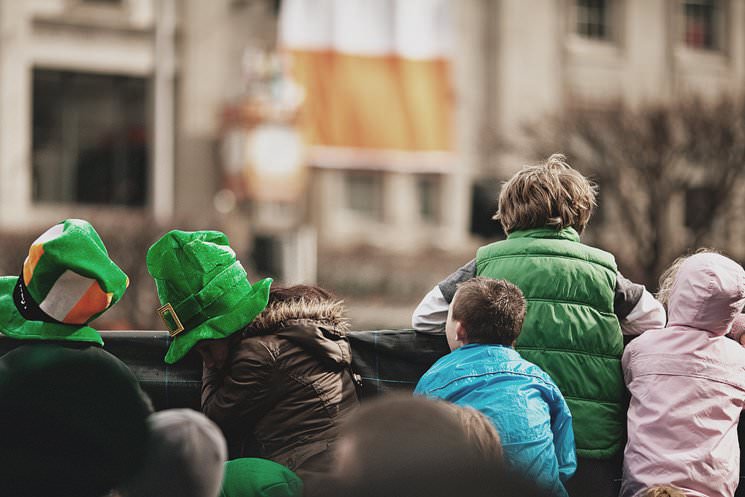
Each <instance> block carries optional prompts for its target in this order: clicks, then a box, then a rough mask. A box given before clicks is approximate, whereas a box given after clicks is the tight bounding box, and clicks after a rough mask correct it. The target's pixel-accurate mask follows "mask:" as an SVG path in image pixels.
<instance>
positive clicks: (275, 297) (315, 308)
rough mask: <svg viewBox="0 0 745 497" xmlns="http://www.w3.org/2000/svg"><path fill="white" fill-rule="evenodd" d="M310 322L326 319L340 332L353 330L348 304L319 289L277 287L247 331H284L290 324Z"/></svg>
mask: <svg viewBox="0 0 745 497" xmlns="http://www.w3.org/2000/svg"><path fill="white" fill-rule="evenodd" d="M306 318H307V319H313V320H317V319H322V320H323V321H324V322H327V323H328V324H330V325H333V326H334V328H335V329H336V330H337V331H340V332H346V331H347V330H348V329H349V321H348V320H347V318H346V313H345V309H344V301H343V300H341V299H339V298H338V297H337V296H335V295H334V294H333V293H331V292H330V291H328V290H326V289H324V288H321V287H319V286H316V285H293V286H289V287H281V286H273V287H272V289H271V291H270V292H269V302H268V303H267V306H266V309H264V311H262V313H261V314H259V315H258V316H257V317H256V319H254V320H253V321H252V322H251V323H250V324H249V325H248V326H247V328H246V329H247V330H248V331H249V332H254V333H265V332H270V331H272V330H274V329H277V328H282V327H283V326H284V324H285V323H286V322H287V321H289V320H297V319H306Z"/></svg>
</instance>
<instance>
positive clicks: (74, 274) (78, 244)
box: [0, 219, 129, 345]
mask: <svg viewBox="0 0 745 497" xmlns="http://www.w3.org/2000/svg"><path fill="white" fill-rule="evenodd" d="M128 284H129V279H128V278H127V275H126V274H124V272H123V271H122V270H121V269H119V267H118V266H117V265H116V264H114V261H112V260H111V259H110V258H109V254H108V252H107V251H106V247H105V246H104V244H103V242H102V241H101V238H100V237H99V236H98V233H96V230H94V229H93V226H91V225H90V223H88V222H87V221H83V220H82V219H67V220H65V221H62V222H61V223H59V224H55V225H54V226H52V227H51V228H49V229H48V230H47V231H46V232H44V234H42V235H41V236H40V237H39V238H37V239H36V240H35V241H34V242H33V243H32V244H31V248H30V249H29V251H28V257H26V260H25V261H24V262H23V269H22V271H21V275H20V276H4V277H0V333H2V334H3V335H5V336H8V337H11V338H16V339H20V340H54V341H57V340H61V341H72V342H91V343H96V344H98V345H103V340H102V339H101V335H99V334H98V332H97V331H96V330H94V329H93V328H91V327H90V326H87V325H88V323H89V322H91V321H93V320H94V319H96V318H97V317H98V316H100V315H101V314H103V313H104V311H106V310H107V309H108V308H110V307H111V306H112V305H114V304H115V303H116V302H118V301H119V299H121V298H122V295H124V292H125V290H126V289H127V285H128Z"/></svg>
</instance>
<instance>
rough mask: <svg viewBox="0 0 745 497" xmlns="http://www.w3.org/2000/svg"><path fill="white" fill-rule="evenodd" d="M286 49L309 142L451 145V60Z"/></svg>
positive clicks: (409, 147)
mask: <svg viewBox="0 0 745 497" xmlns="http://www.w3.org/2000/svg"><path fill="white" fill-rule="evenodd" d="M290 54H291V57H292V71H293V76H294V78H295V79H296V80H297V81H298V83H299V84H300V85H301V86H303V87H304V88H305V91H306V97H305V102H304V107H303V116H302V121H301V122H302V125H303V129H304V132H305V134H306V139H307V141H308V143H309V144H310V145H321V146H331V147H345V148H366V149H394V150H404V151H447V150H451V149H452V143H453V136H452V135H453V130H452V127H453V90H452V87H451V84H450V66H449V63H448V61H446V60H444V59H437V60H412V59H404V58H401V57H399V56H395V55H391V56H384V57H372V56H359V55H349V54H344V53H339V52H333V51H300V50H291V51H290Z"/></svg>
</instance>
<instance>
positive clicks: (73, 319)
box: [62, 281, 114, 324]
mask: <svg viewBox="0 0 745 497" xmlns="http://www.w3.org/2000/svg"><path fill="white" fill-rule="evenodd" d="M113 296H114V294H113V293H106V292H104V291H103V290H102V289H101V286H100V285H99V284H98V281H94V282H93V283H92V284H91V286H89V287H88V290H86V291H85V293H84V294H83V296H82V297H81V298H80V300H78V302H77V304H75V306H74V307H73V308H72V309H70V312H68V313H67V315H66V316H65V319H63V320H62V322H63V323H67V324H83V323H87V322H88V321H89V320H90V318H91V317H93V316H94V315H95V314H98V313H99V312H101V311H103V310H104V309H106V308H107V307H108V306H109V304H111V299H112V298H113Z"/></svg>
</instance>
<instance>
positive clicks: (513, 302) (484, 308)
mask: <svg viewBox="0 0 745 497" xmlns="http://www.w3.org/2000/svg"><path fill="white" fill-rule="evenodd" d="M525 308H526V303H525V298H524V297H523V293H522V292H521V291H520V289H519V288H518V287H516V286H515V285H513V284H512V283H510V282H509V281H506V280H494V279H491V278H484V277H482V276H477V277H476V278H472V279H470V280H467V281H465V282H463V283H461V284H460V285H458V290H457V291H456V292H455V296H454V297H453V301H452V302H451V304H450V309H449V310H448V317H447V321H446V323H445V334H446V336H447V339H448V345H450V349H451V350H455V349H457V348H458V347H460V346H461V345H466V344H469V343H484V344H495V345H508V346H511V345H512V344H513V343H514V342H515V340H517V337H518V336H519V335H520V330H521V329H522V326H523V321H524V319H525Z"/></svg>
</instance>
